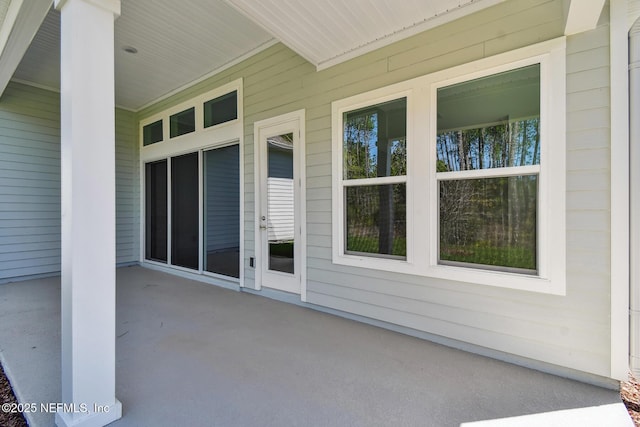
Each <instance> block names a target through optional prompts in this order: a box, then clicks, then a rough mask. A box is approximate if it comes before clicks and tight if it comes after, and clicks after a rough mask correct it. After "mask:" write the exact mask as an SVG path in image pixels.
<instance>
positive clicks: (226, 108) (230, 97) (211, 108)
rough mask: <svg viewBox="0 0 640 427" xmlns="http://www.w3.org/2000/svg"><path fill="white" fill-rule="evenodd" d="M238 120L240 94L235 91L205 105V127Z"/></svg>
mask: <svg viewBox="0 0 640 427" xmlns="http://www.w3.org/2000/svg"><path fill="white" fill-rule="evenodd" d="M237 118H238V92H236V91H233V92H231V93H227V94H226V95H222V96H219V97H218V98H215V99H212V100H211V101H207V102H205V103H204V127H206V128H208V127H210V126H215V125H219V124H220V123H225V122H228V121H231V120H235V119H237Z"/></svg>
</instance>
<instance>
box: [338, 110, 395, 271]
mask: <svg viewBox="0 0 640 427" xmlns="http://www.w3.org/2000/svg"><path fill="white" fill-rule="evenodd" d="M342 123H343V147H342V150H343V155H342V160H343V164H342V171H343V177H342V185H343V194H344V201H345V202H344V203H345V207H346V208H345V210H344V215H345V218H344V223H345V235H344V239H345V240H344V248H345V253H350V254H369V255H371V256H385V257H397V258H400V259H404V258H406V255H407V243H406V242H407V236H406V234H407V232H406V205H407V204H406V193H407V191H406V180H407V145H406V135H407V99H406V98H400V99H394V100H391V101H387V102H384V103H381V104H376V105H371V106H367V107H364V108H360V109H357V110H352V111H347V112H345V113H344V114H343V120H342Z"/></svg>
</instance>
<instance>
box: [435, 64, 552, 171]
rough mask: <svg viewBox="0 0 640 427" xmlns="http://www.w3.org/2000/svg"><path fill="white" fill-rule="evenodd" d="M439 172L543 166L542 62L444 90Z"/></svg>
mask: <svg viewBox="0 0 640 427" xmlns="http://www.w3.org/2000/svg"><path fill="white" fill-rule="evenodd" d="M436 150H437V156H438V164H437V171H438V172H449V171H460V170H472V169H489V168H501V167H511V166H525V165H537V164H540V64H535V65H531V66H528V67H524V68H519V69H517V70H512V71H507V72H504V73H500V74H494V75H491V76H488V77H483V78H480V79H476V80H471V81H468V82H464V83H459V84H456V85H452V86H447V87H443V88H440V89H438V136H437V148H436Z"/></svg>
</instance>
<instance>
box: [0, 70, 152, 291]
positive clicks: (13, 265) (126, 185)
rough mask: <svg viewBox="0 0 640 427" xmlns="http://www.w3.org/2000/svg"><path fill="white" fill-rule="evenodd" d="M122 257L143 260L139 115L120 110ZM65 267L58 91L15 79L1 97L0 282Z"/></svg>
mask: <svg viewBox="0 0 640 427" xmlns="http://www.w3.org/2000/svg"><path fill="white" fill-rule="evenodd" d="M116 121H117V123H118V125H117V129H116V165H117V166H116V169H117V170H116V180H117V182H116V193H117V212H116V214H117V225H116V226H117V227H116V228H117V231H116V233H117V237H116V240H117V261H118V263H126V262H132V261H137V260H138V252H139V249H138V248H139V243H138V241H139V237H138V235H139V214H138V212H139V203H140V202H139V185H138V181H139V176H138V163H139V162H138V161H137V157H138V151H137V146H136V145H135V144H136V136H137V123H136V122H135V118H134V115H133V114H132V113H130V112H127V111H124V110H117V111H116ZM59 272H60V96H59V94H58V93H56V92H51V91H47V90H43V89H38V88H34V87H31V86H26V85H23V84H19V83H15V82H11V83H10V84H9V86H8V87H7V90H6V91H5V93H4V95H3V96H2V99H0V283H2V282H6V281H13V280H19V279H20V278H27V277H32V276H34V275H46V274H58V273H59Z"/></svg>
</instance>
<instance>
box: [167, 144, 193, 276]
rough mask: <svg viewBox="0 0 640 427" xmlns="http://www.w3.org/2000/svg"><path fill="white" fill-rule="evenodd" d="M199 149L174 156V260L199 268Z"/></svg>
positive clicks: (172, 174) (172, 168)
mask: <svg viewBox="0 0 640 427" xmlns="http://www.w3.org/2000/svg"><path fill="white" fill-rule="evenodd" d="M198 210H199V209H198V153H191V154H185V155H184V156H178V157H172V158H171V264H173V265H179V266H181V267H186V268H192V269H194V270H195V269H198V243H199V242H198V237H199V224H198Z"/></svg>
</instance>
